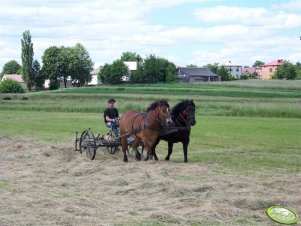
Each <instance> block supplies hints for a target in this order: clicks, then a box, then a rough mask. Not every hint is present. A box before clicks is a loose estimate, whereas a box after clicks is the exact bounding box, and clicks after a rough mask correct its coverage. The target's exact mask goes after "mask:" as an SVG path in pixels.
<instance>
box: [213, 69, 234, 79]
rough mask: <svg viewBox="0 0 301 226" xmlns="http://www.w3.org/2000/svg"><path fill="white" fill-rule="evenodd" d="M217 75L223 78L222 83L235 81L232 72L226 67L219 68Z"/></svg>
mask: <svg viewBox="0 0 301 226" xmlns="http://www.w3.org/2000/svg"><path fill="white" fill-rule="evenodd" d="M217 75H219V76H221V80H222V81H231V80H234V78H233V76H232V75H231V73H230V71H229V70H228V69H227V68H225V67H224V66H221V67H219V68H218V70H217Z"/></svg>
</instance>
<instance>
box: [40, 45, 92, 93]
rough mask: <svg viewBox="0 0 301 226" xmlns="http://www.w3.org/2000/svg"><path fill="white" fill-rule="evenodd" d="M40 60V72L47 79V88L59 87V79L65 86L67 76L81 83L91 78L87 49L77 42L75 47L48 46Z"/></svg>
mask: <svg viewBox="0 0 301 226" xmlns="http://www.w3.org/2000/svg"><path fill="white" fill-rule="evenodd" d="M42 62H43V67H42V69H41V73H42V75H43V76H44V78H48V79H49V81H50V84H49V89H57V88H59V81H60V80H62V81H63V82H64V86H65V87H67V78H68V77H70V78H71V79H72V80H76V81H77V82H78V83H79V84H82V85H83V84H85V83H86V82H88V81H90V80H91V71H92V70H93V62H92V60H91V58H90V56H89V53H88V51H87V50H86V49H85V48H84V46H82V45H81V44H79V43H78V44H76V45H75V47H64V46H61V47H57V46H52V47H49V48H48V49H46V50H45V52H44V55H43V56H42Z"/></svg>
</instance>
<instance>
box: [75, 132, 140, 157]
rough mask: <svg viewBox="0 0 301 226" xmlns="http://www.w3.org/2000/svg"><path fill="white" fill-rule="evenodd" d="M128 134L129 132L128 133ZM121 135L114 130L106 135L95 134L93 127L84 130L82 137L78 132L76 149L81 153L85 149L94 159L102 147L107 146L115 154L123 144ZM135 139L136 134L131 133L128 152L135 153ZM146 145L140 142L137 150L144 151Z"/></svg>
mask: <svg viewBox="0 0 301 226" xmlns="http://www.w3.org/2000/svg"><path fill="white" fill-rule="evenodd" d="M127 135H128V134H127ZM120 138H121V136H118V137H116V136H115V134H114V133H113V131H112V130H110V132H109V133H107V134H106V135H98V136H95V135H94V134H93V132H92V131H91V129H87V130H84V131H83V132H82V133H81V135H80V137H78V132H76V137H75V149H74V151H78V152H80V153H81V154H82V153H83V152H84V151H85V152H86V156H87V157H88V158H89V159H91V160H93V159H94V158H95V155H96V150H97V149H98V148H100V147H106V148H107V151H108V152H109V153H110V154H115V153H116V152H117V150H119V147H120V146H121V141H120ZM134 140H135V137H134V135H130V136H129V137H128V138H127V142H128V154H129V155H132V154H133V151H134V150H133V148H132V144H133V141H134ZM143 149H144V145H143V143H142V142H140V143H139V145H138V147H137V150H138V151H140V152H141V153H142V152H143Z"/></svg>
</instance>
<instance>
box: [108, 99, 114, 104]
mask: <svg viewBox="0 0 301 226" xmlns="http://www.w3.org/2000/svg"><path fill="white" fill-rule="evenodd" d="M115 102H116V100H115V99H109V100H108V103H115Z"/></svg>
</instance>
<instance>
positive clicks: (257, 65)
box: [252, 60, 264, 67]
mask: <svg viewBox="0 0 301 226" xmlns="http://www.w3.org/2000/svg"><path fill="white" fill-rule="evenodd" d="M262 65H264V62H262V61H260V60H256V61H255V63H254V64H253V65H252V67H261V66H262Z"/></svg>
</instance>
